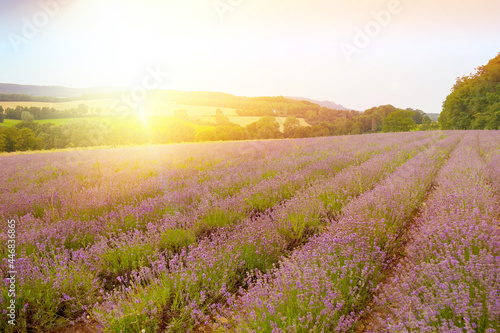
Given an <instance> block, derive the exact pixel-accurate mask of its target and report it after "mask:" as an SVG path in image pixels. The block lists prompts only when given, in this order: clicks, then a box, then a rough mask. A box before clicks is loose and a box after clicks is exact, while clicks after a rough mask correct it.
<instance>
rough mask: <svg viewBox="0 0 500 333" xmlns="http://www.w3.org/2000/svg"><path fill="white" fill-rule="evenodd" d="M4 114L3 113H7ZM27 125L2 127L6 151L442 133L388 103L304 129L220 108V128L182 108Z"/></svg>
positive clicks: (293, 122)
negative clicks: (243, 118) (237, 119)
mask: <svg viewBox="0 0 500 333" xmlns="http://www.w3.org/2000/svg"><path fill="white" fill-rule="evenodd" d="M2 114H3V113H2ZM21 118H22V121H21V122H19V123H18V124H16V125H14V126H11V127H0V151H6V152H12V151H26V150H41V149H59V148H73V147H92V146H102V145H139V144H164V143H179V142H200V141H226V140H251V139H281V138H306V137H318V136H332V135H347V134H362V133H376V132H397V131H411V130H429V129H436V126H435V123H432V124H431V122H430V119H429V118H428V117H427V116H426V115H425V114H424V113H423V112H422V111H421V110H413V109H406V110H402V109H397V108H395V107H394V106H392V105H383V106H379V107H375V108H372V109H369V110H366V111H365V112H364V113H362V114H360V115H357V116H353V117H347V116H344V117H340V118H337V119H335V120H334V121H330V122H328V121H325V122H320V123H318V124H313V125H312V126H302V125H301V124H300V121H299V119H298V118H297V117H295V116H288V117H287V118H286V120H285V122H284V125H283V131H281V130H280V125H279V123H278V121H277V120H276V117H273V116H264V117H261V118H260V119H259V120H258V121H255V122H253V123H251V124H249V125H247V126H245V127H243V126H240V125H237V124H234V123H231V122H230V121H229V119H228V118H227V117H226V116H225V115H224V114H223V113H222V111H221V110H220V109H219V110H217V111H216V114H215V124H213V123H204V122H201V121H200V120H199V119H196V118H192V117H190V116H189V114H188V113H187V111H186V110H176V111H175V112H174V116H173V117H165V116H152V117H150V118H149V119H148V121H146V122H144V121H143V120H142V119H141V117H139V116H123V117H114V118H112V119H113V120H112V121H111V122H110V123H106V122H104V121H99V120H95V119H85V118H77V119H72V120H70V121H69V122H68V123H66V124H64V125H56V124H52V123H46V124H41V123H38V122H36V121H34V118H35V117H34V116H33V115H32V114H31V113H30V112H29V111H23V112H22V113H21Z"/></svg>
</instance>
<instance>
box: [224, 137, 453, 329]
mask: <svg viewBox="0 0 500 333" xmlns="http://www.w3.org/2000/svg"><path fill="white" fill-rule="evenodd" d="M458 140H459V138H457V136H456V135H455V136H452V137H449V138H447V139H445V140H443V141H441V142H439V143H437V144H436V145H434V146H433V147H432V148H431V149H430V150H428V151H425V152H423V153H421V154H419V155H418V156H416V157H415V158H413V159H411V160H410V161H409V162H407V163H406V164H404V165H402V166H401V167H399V168H398V169H397V170H396V172H395V173H394V174H392V175H391V177H389V178H388V179H386V180H385V181H383V182H382V183H381V184H380V185H378V186H377V187H376V188H374V189H373V190H372V191H369V192H367V193H365V194H363V195H362V196H360V197H359V198H358V199H356V200H354V201H352V202H350V203H349V204H348V205H347V206H346V207H345V208H344V209H343V215H342V217H341V219H340V220H339V221H338V223H336V224H333V225H331V226H330V228H329V230H328V231H327V232H326V233H324V234H322V235H320V236H318V237H315V238H313V239H312V240H311V241H310V242H309V243H307V244H306V245H305V246H304V247H302V248H300V249H298V250H297V251H295V252H294V253H293V254H292V255H291V257H290V258H289V259H285V260H283V261H281V262H280V266H279V268H275V269H274V270H272V271H271V272H269V273H266V274H262V275H260V276H259V277H258V279H257V280H256V281H255V282H253V283H252V286H251V288H250V289H249V291H248V292H247V293H245V294H244V295H243V296H242V297H239V298H236V299H235V303H234V304H233V305H232V309H233V310H232V311H231V312H229V314H228V315H227V316H228V319H229V323H228V324H226V327H228V328H230V330H232V331H238V332H309V331H313V332H331V331H348V330H350V329H352V327H353V324H354V323H355V322H356V320H357V319H358V318H359V316H360V315H361V314H362V313H363V308H364V306H365V305H366V303H367V302H368V300H369V299H370V295H371V293H372V291H373V290H374V288H375V287H376V286H377V283H378V282H379V281H380V279H381V276H382V273H381V272H382V270H383V269H384V267H385V264H386V263H387V261H388V260H389V259H390V258H391V256H392V255H393V253H394V250H395V249H396V248H397V246H396V244H397V243H398V239H400V237H401V235H402V234H403V233H404V230H405V227H406V223H407V222H408V220H409V218H410V217H411V215H412V214H413V212H414V211H415V210H416V209H417V208H418V206H419V205H420V203H421V202H422V200H423V198H424V196H425V193H426V191H427V190H428V189H429V187H430V186H431V183H432V180H433V179H434V176H435V174H436V172H437V170H439V168H440V166H441V164H442V163H443V161H444V160H445V158H446V156H447V155H448V154H449V152H450V151H451V149H452V148H453V147H454V145H455V144H456V143H457V141H458Z"/></svg>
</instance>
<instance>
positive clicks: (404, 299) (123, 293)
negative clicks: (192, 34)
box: [0, 131, 500, 333]
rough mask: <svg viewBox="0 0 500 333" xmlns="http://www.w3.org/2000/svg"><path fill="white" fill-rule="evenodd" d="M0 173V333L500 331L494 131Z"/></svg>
mask: <svg viewBox="0 0 500 333" xmlns="http://www.w3.org/2000/svg"><path fill="white" fill-rule="evenodd" d="M0 160H1V162H2V170H1V171H0V178H1V180H2V182H1V187H0V193H1V199H0V215H1V218H2V220H3V221H11V223H9V224H10V225H13V224H15V228H14V229H12V228H10V229H9V228H8V225H9V224H8V223H2V227H1V230H0V235H1V236H0V237H1V238H0V239H1V243H2V244H7V242H8V240H9V235H11V234H12V233H13V232H12V231H11V230H14V232H15V236H16V237H15V240H16V243H15V244H16V254H17V260H15V261H11V262H9V260H8V258H9V251H8V247H7V246H3V247H1V248H0V256H1V258H2V259H3V260H2V262H1V263H0V267H1V274H2V279H3V281H4V284H3V287H2V294H1V297H0V306H1V307H2V310H3V313H2V314H1V316H2V320H0V331H5V332H60V330H61V329H65V328H68V331H67V332H70V331H71V328H72V327H74V326H73V325H79V326H78V327H84V328H85V329H86V330H88V331H89V332H93V331H96V332H101V331H105V332H164V331H167V332H216V331H221V332H224V331H229V332H350V331H366V332H369V331H374V332H381V331H388V332H408V331H413V332H423V331H429V332H436V331H439V332H487V333H492V332H498V331H500V324H499V321H498V318H499V317H500V228H499V219H498V217H499V213H500V211H499V208H498V207H499V204H498V203H499V199H500V133H499V132H498V131H434V132H409V133H399V134H396V133H388V134H370V135H357V136H343V137H322V138H307V139H298V140H274V141H248V142H224V143H202V144H178V145H163V146H150V147H128V148H116V149H99V150H81V151H78V150H73V151H64V152H50V153H40V154H24V155H6V156H1V157H0ZM10 265H13V266H10ZM13 267H14V268H15V271H16V276H15V287H16V296H17V297H16V298H15V311H14V312H15V318H16V325H15V326H13V325H9V324H8V320H10V319H9V318H10V317H8V314H9V313H10V312H8V310H7V309H8V306H9V305H10V304H11V303H10V302H11V299H12V297H11V296H9V287H10V284H11V281H10V280H9V278H10V276H11V273H9V271H12V270H13ZM9 311H10V310H9Z"/></svg>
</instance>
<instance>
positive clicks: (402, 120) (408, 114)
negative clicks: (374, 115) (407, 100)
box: [382, 110, 415, 132]
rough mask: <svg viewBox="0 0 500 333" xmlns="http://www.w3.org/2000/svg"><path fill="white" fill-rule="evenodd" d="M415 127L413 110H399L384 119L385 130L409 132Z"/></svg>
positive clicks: (383, 128)
mask: <svg viewBox="0 0 500 333" xmlns="http://www.w3.org/2000/svg"><path fill="white" fill-rule="evenodd" d="M413 128H415V122H414V121H413V112H412V111H408V110H398V111H395V112H392V113H390V114H389V115H388V116H387V117H386V118H385V120H384V124H383V127H382V131H383V132H407V131H410V130H412V129H413Z"/></svg>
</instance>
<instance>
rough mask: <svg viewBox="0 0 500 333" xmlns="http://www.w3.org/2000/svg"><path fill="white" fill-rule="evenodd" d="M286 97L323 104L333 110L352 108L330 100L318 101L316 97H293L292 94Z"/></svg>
mask: <svg viewBox="0 0 500 333" xmlns="http://www.w3.org/2000/svg"><path fill="white" fill-rule="evenodd" d="M286 98H290V99H295V100H297V101H309V102H311V103H314V104H318V105H320V106H324V107H327V108H329V109H333V110H352V109H348V108H346V107H344V106H343V105H340V104H337V103H335V102H332V101H319V100H316V99H310V98H305V97H294V96H286Z"/></svg>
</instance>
